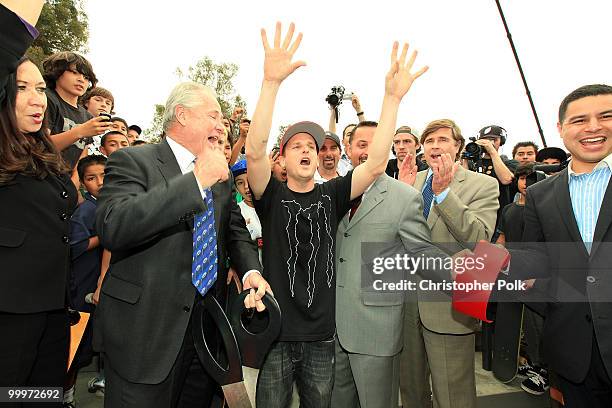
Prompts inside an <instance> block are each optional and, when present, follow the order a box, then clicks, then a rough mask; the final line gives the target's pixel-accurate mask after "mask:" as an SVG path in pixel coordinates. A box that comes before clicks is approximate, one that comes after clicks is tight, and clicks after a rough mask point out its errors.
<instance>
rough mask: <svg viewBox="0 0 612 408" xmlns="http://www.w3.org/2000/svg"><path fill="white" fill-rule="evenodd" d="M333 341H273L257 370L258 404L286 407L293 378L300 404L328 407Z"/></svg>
mask: <svg viewBox="0 0 612 408" xmlns="http://www.w3.org/2000/svg"><path fill="white" fill-rule="evenodd" d="M334 341H335V340H334V339H331V340H326V341H312V342H277V343H274V345H273V346H272V348H271V349H270V351H269V352H268V355H267V356H266V360H265V361H264V363H263V366H262V367H261V370H260V371H259V379H258V380H257V406H258V407H266V408H286V407H289V406H290V405H291V396H292V390H293V381H294V380H295V382H296V383H297V387H298V393H299V396H300V407H304V408H311V407H312V408H326V407H329V406H330V403H331V391H332V388H333V385H334V359H335V355H334V346H335V343H334Z"/></svg>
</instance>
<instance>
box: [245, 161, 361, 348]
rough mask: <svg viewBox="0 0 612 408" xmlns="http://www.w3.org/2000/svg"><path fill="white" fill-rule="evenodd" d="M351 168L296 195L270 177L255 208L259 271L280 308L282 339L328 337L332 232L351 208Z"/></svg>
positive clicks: (332, 298)
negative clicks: (260, 246)
mask: <svg viewBox="0 0 612 408" xmlns="http://www.w3.org/2000/svg"><path fill="white" fill-rule="evenodd" d="M352 175H353V172H352V171H349V172H348V173H347V175H346V176H344V177H336V178H334V179H332V180H330V181H328V182H327V183H323V184H315V187H314V189H313V190H312V191H310V192H307V193H297V192H294V191H291V190H290V189H289V188H288V187H287V184H286V183H281V182H279V181H278V180H276V179H275V178H274V177H271V178H270V181H269V183H268V185H267V187H266V190H265V191H264V193H263V194H262V196H261V198H260V199H259V200H256V201H255V210H256V211H257V215H258V216H259V219H260V221H261V226H262V235H263V236H264V238H265V240H266V245H264V247H263V274H264V277H265V278H266V280H267V281H268V283H270V286H271V287H272V291H273V292H274V296H275V297H276V299H277V300H278V303H279V305H280V307H281V311H282V320H283V322H282V329H281V334H280V337H279V340H280V341H317V340H326V339H330V338H332V336H333V334H334V331H335V306H336V268H335V264H334V262H335V252H336V239H335V238H336V231H337V229H338V222H339V221H340V220H341V219H342V217H343V216H344V215H345V214H346V213H347V211H348V210H349V209H350V207H351V203H350V199H351V179H352Z"/></svg>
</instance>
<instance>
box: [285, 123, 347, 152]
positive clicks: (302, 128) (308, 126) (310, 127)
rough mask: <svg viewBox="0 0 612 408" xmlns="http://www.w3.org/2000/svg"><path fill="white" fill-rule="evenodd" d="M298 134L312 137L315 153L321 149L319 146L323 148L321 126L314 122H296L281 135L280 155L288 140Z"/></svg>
mask: <svg viewBox="0 0 612 408" xmlns="http://www.w3.org/2000/svg"><path fill="white" fill-rule="evenodd" d="M298 133H307V134H309V135H310V136H312V138H313V139H314V141H315V144H316V145H317V152H318V151H319V150H320V149H321V146H323V143H324V141H325V131H324V130H323V128H322V127H321V126H319V125H317V124H316V123H314V122H307V121H305V122H298V123H295V124H293V125H291V126H289V127H288V128H287V130H286V131H285V134H284V135H283V137H282V139H281V141H280V154H281V155H283V154H284V150H285V145H286V144H287V142H288V141H289V139H291V138H292V137H293V136H295V135H297V134H298ZM336 137H338V136H336Z"/></svg>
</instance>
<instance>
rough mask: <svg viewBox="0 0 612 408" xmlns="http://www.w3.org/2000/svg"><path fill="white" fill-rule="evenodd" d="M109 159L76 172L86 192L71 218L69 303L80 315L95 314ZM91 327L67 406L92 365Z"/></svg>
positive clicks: (70, 381)
mask: <svg viewBox="0 0 612 408" xmlns="http://www.w3.org/2000/svg"><path fill="white" fill-rule="evenodd" d="M105 165H106V157H104V156H100V155H91V156H87V157H84V158H83V159H81V160H80V161H79V163H78V165H77V172H78V174H79V179H80V181H81V184H82V185H83V186H84V187H85V189H86V190H87V192H86V193H85V194H84V198H85V201H83V203H82V204H81V205H79V206H78V207H77V209H76V211H75V212H74V214H73V215H72V218H71V219H70V259H71V269H70V270H71V277H70V303H71V306H72V308H74V309H75V310H78V311H81V312H87V313H93V311H94V306H93V302H92V300H91V294H92V293H93V292H94V291H95V290H96V286H97V283H98V278H99V276H100V268H101V263H102V252H103V249H102V247H101V246H100V240H99V239H98V234H97V233H96V229H95V213H96V199H97V197H98V193H99V191H100V188H101V187H102V184H103V181H104V166H105ZM93 356H94V351H93V347H92V326H91V324H88V326H87V328H86V330H85V333H84V334H83V339H82V340H81V344H80V346H79V349H78V352H77V354H76V355H75V358H74V361H73V362H72V366H71V367H70V370H69V371H68V374H67V380H66V385H65V390H66V391H65V392H64V403H65V406H68V407H70V406H71V405H70V404H73V403H74V386H75V383H76V377H77V373H78V370H79V369H80V368H82V367H85V366H87V365H88V364H90V363H91V360H92V358H93Z"/></svg>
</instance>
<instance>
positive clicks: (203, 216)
mask: <svg viewBox="0 0 612 408" xmlns="http://www.w3.org/2000/svg"><path fill="white" fill-rule="evenodd" d="M204 192H205V193H206V205H207V206H208V209H207V210H206V211H204V212H202V213H199V214H197V215H196V216H195V218H194V221H193V258H192V264H191V281H192V282H193V285H194V286H195V287H196V289H197V290H198V292H200V294H201V295H202V296H204V295H205V294H206V292H208V290H209V289H210V288H211V287H212V285H213V283H214V282H215V281H216V280H217V232H216V231H215V207H214V203H213V195H212V191H211V190H210V188H207V189H205V190H204Z"/></svg>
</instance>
